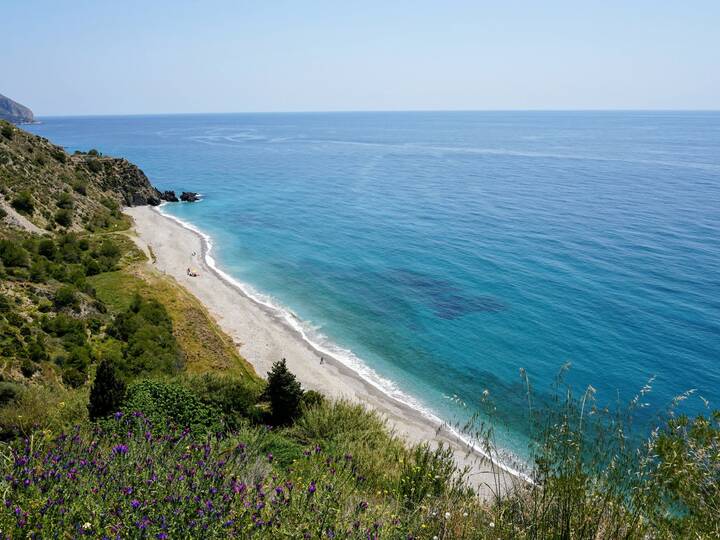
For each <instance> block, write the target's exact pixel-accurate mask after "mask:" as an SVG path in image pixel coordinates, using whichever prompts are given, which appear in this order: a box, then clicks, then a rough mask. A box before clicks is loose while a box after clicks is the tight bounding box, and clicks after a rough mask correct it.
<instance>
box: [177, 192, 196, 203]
mask: <svg viewBox="0 0 720 540" xmlns="http://www.w3.org/2000/svg"><path fill="white" fill-rule="evenodd" d="M198 199H199V197H198V194H197V193H195V192H194V191H183V192H182V194H181V195H180V200H181V201H185V202H195V201H197V200H198Z"/></svg>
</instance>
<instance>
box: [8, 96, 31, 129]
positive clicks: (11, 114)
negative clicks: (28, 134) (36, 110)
mask: <svg viewBox="0 0 720 540" xmlns="http://www.w3.org/2000/svg"><path fill="white" fill-rule="evenodd" d="M0 120H7V121H8V122H14V123H15V124H24V123H28V122H33V121H34V120H35V116H33V112H32V111H31V110H30V109H28V108H27V107H25V105H20V104H19V103H18V102H16V101H13V100H12V99H10V98H9V97H5V96H3V95H2V94H0Z"/></svg>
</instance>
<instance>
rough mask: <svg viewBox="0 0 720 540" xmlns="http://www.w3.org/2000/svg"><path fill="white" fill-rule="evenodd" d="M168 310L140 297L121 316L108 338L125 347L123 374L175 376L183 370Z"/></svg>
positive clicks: (111, 327) (117, 317)
mask: <svg viewBox="0 0 720 540" xmlns="http://www.w3.org/2000/svg"><path fill="white" fill-rule="evenodd" d="M172 330H173V329H172V320H171V319H170V316H169V315H168V313H167V310H166V309H165V307H164V306H163V305H162V304H160V303H159V302H158V301H157V300H154V299H144V298H142V297H141V296H139V295H137V296H135V298H134V299H133V301H132V302H131V304H130V306H129V307H128V309H127V310H126V311H125V312H123V313H119V314H118V315H117V316H116V317H115V321H114V322H113V324H112V325H111V326H110V327H109V328H108V334H109V335H111V336H113V337H115V338H117V339H119V340H120V341H124V342H125V343H126V345H125V347H124V350H123V364H122V367H121V370H122V373H123V374H124V375H125V376H127V377H137V376H138V375H140V374H143V373H153V372H156V373H174V372H176V371H177V370H178V369H179V368H180V366H181V356H180V348H179V347H178V344H177V341H176V340H175V336H174V335H173V331H172Z"/></svg>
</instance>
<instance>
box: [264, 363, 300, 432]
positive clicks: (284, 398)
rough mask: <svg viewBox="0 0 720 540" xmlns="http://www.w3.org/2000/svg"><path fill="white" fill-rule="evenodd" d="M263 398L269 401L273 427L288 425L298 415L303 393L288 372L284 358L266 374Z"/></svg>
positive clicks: (293, 376)
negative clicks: (266, 382)
mask: <svg viewBox="0 0 720 540" xmlns="http://www.w3.org/2000/svg"><path fill="white" fill-rule="evenodd" d="M265 396H266V397H267V398H268V399H269V400H270V407H271V409H272V420H273V423H274V424H275V425H284V424H289V423H291V422H292V421H293V420H294V419H295V418H297V416H298V414H299V413H300V403H301V401H302V396H303V391H302V388H301V387H300V383H299V382H298V381H297V379H296V378H295V375H293V374H292V373H291V372H290V370H288V368H287V365H286V363H285V359H284V358H283V359H282V360H281V361H280V362H275V363H274V364H273V367H272V370H271V371H270V372H269V373H268V385H267V388H266V390H265Z"/></svg>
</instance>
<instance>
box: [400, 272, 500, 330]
mask: <svg viewBox="0 0 720 540" xmlns="http://www.w3.org/2000/svg"><path fill="white" fill-rule="evenodd" d="M389 277H390V280H391V281H394V282H395V283H397V284H398V285H401V286H402V287H407V288H410V289H413V290H414V291H415V292H416V293H418V294H419V295H421V296H424V297H425V298H426V302H427V303H428V305H430V306H431V307H432V309H433V312H434V313H435V315H436V316H438V317H440V318H441V319H447V320H452V319H458V318H460V317H463V316H464V315H468V314H470V313H480V312H482V313H497V312H499V311H503V310H505V309H506V306H505V304H503V303H502V302H501V301H500V300H498V299H497V298H494V297H492V296H476V295H468V294H464V293H463V291H462V290H461V289H460V287H458V286H456V285H455V284H453V283H452V282H450V281H448V280H445V279H439V278H435V277H433V276H430V275H427V274H421V273H418V272H413V271H410V270H395V271H393V272H392V273H391V274H390V276H389Z"/></svg>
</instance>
